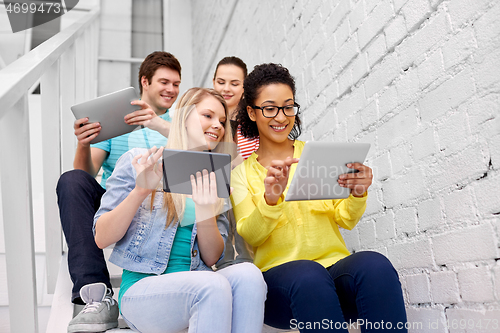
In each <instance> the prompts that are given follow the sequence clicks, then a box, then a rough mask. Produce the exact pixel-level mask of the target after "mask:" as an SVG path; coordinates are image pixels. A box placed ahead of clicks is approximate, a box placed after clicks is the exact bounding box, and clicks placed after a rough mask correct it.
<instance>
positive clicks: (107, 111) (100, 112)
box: [71, 87, 141, 143]
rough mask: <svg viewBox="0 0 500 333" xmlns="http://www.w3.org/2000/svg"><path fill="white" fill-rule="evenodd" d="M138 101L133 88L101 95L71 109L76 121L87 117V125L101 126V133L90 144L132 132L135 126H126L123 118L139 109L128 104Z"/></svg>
mask: <svg viewBox="0 0 500 333" xmlns="http://www.w3.org/2000/svg"><path fill="white" fill-rule="evenodd" d="M136 99H139V96H138V95H137V92H136V91H135V89H134V88H133V87H128V88H125V89H122V90H118V91H115V92H113V93H110V94H107V95H103V96H100V97H97V98H95V99H92V100H90V101H86V102H83V103H80V104H77V105H73V106H72V107H71V111H73V114H74V115H75V117H76V119H81V118H85V117H88V118H89V123H95V122H98V123H100V124H101V132H100V133H99V135H98V136H96V137H95V138H94V139H92V141H90V143H97V142H100V141H104V140H108V139H111V138H114V137H117V136H120V135H123V134H125V133H129V132H132V131H133V130H134V129H136V128H137V127H138V126H137V125H134V126H132V125H127V124H126V123H125V121H124V120H123V118H124V117H125V116H126V115H127V114H129V113H131V112H134V111H137V110H140V109H141V107H140V106H137V105H131V104H130V102H132V101H134V100H136Z"/></svg>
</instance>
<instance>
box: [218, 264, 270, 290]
mask: <svg viewBox="0 0 500 333" xmlns="http://www.w3.org/2000/svg"><path fill="white" fill-rule="evenodd" d="M226 269H227V271H226V272H224V273H223V275H224V276H225V277H226V278H227V280H228V281H229V283H230V284H231V287H232V290H233V293H240V292H243V293H245V292H246V294H249V295H255V296H258V297H260V296H265V295H266V293H267V285H266V282H265V281H264V277H263V276H262V272H261V271H260V269H258V268H257V266H255V265H254V264H252V263H240V264H235V265H232V266H229V267H227V268H226Z"/></svg>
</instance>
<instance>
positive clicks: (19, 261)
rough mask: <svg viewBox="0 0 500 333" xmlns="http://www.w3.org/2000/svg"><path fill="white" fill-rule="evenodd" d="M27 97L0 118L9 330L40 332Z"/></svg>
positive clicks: (23, 97)
mask: <svg viewBox="0 0 500 333" xmlns="http://www.w3.org/2000/svg"><path fill="white" fill-rule="evenodd" d="M28 117H29V116H28V97H27V95H26V94H24V95H23V96H22V97H21V98H20V99H19V101H18V102H17V103H15V104H14V106H13V107H12V108H11V109H10V110H8V111H7V113H6V114H5V115H4V116H3V117H2V118H0V148H1V149H0V151H1V154H2V158H0V181H1V182H2V188H1V191H2V210H3V224H4V232H5V254H6V263H7V287H8V290H9V314H10V331H11V332H12V333H26V332H34V333H36V332H38V310H37V295H36V270H35V249H34V248H35V245H34V236H33V215H32V211H33V203H32V193H31V167H30V165H31V163H30V139H29V136H30V133H29V121H28V120H29V118H28Z"/></svg>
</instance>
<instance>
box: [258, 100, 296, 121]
mask: <svg viewBox="0 0 500 333" xmlns="http://www.w3.org/2000/svg"><path fill="white" fill-rule="evenodd" d="M252 108H253V109H260V110H261V111H262V115H263V116H264V117H266V118H274V117H276V116H277V115H278V113H279V112H280V110H283V114H284V115H285V116H287V117H293V116H296V115H297V114H298V113H299V109H300V105H298V104H297V103H293V104H290V105H285V106H275V105H269V106H262V107H261V106H255V105H254V106H252Z"/></svg>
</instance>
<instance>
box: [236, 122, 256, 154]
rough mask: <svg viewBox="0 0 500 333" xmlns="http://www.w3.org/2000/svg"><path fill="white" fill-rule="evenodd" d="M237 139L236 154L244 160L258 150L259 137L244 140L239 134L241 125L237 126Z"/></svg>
mask: <svg viewBox="0 0 500 333" xmlns="http://www.w3.org/2000/svg"><path fill="white" fill-rule="evenodd" d="M236 135H237V137H238V153H239V154H240V155H241V156H242V157H243V159H244V160H246V159H247V158H248V157H250V155H252V153H253V152H254V151H256V150H257V149H258V148H259V137H256V138H251V139H249V138H245V137H244V136H243V135H242V134H241V125H239V126H238V130H237V131H236Z"/></svg>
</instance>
